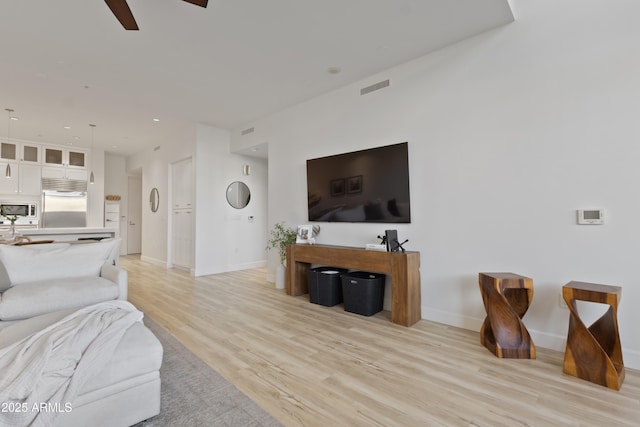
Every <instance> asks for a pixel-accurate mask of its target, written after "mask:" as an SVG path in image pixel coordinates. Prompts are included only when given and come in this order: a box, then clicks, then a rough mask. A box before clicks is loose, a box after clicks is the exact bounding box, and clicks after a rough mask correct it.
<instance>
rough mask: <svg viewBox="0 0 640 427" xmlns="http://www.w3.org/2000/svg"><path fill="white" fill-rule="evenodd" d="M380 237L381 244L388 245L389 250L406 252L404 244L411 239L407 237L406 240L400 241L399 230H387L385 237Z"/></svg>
mask: <svg viewBox="0 0 640 427" xmlns="http://www.w3.org/2000/svg"><path fill="white" fill-rule="evenodd" d="M378 238H379V239H382V243H381V244H386V245H387V252H399V251H402V252H405V250H404V247H403V246H402V245H404V244H405V243H407V242H408V241H409V239H405V240H404V242H402V243H400V241H399V240H398V230H385V231H384V237H380V236H378Z"/></svg>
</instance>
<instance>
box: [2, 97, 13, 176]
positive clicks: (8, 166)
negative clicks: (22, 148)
mask: <svg viewBox="0 0 640 427" xmlns="http://www.w3.org/2000/svg"><path fill="white" fill-rule="evenodd" d="M5 111H6V112H7V144H9V141H10V139H11V113H13V110H12V109H11V108H5ZM4 176H5V177H7V178H11V164H10V163H9V159H7V167H6V168H5V170H4Z"/></svg>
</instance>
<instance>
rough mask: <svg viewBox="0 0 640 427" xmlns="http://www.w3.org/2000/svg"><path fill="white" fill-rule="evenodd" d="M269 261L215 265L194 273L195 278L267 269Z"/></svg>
mask: <svg viewBox="0 0 640 427" xmlns="http://www.w3.org/2000/svg"><path fill="white" fill-rule="evenodd" d="M266 265H267V261H252V262H244V263H240V264H229V265H213V266H210V267H207V268H206V269H202V270H200V271H198V272H197V273H194V275H195V276H207V275H209V274H218V273H226V272H229V271H238V270H249V269H252V268H260V267H266Z"/></svg>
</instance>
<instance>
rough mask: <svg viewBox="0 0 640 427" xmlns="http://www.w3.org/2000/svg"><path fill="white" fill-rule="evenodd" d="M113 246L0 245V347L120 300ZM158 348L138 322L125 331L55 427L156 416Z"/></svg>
mask: <svg viewBox="0 0 640 427" xmlns="http://www.w3.org/2000/svg"><path fill="white" fill-rule="evenodd" d="M119 244H120V242H119V240H118V239H114V240H112V239H110V240H104V241H101V242H97V243H93V242H92V243H82V244H69V243H61V244H42V245H27V246H22V247H16V246H5V245H0V349H1V348H3V347H8V346H10V345H11V344H12V343H14V342H18V341H20V340H21V339H23V338H25V337H28V336H31V335H32V334H34V333H36V332H38V331H41V330H43V329H45V328H46V327H47V326H49V325H52V324H54V323H55V322H57V321H59V320H60V319H63V318H64V317H65V316H67V315H69V314H70V313H73V312H74V311H75V310H77V309H78V308H80V307H85V306H90V305H92V304H95V303H99V302H103V301H109V300H115V299H120V300H126V299H127V272H126V271H125V270H123V269H121V268H119V267H118V266H117V259H118V253H119ZM162 357H163V349H162V345H161V343H160V342H159V341H158V339H157V338H156V337H155V336H154V335H153V333H152V332H151V331H150V330H149V329H147V328H146V327H145V326H144V324H143V323H136V324H134V325H133V326H131V327H130V328H129V329H127V331H126V332H125V334H124V336H123V337H122V340H121V341H120V343H119V344H118V345H117V347H116V350H115V352H114V354H113V356H112V357H111V358H110V359H109V360H108V362H107V363H106V365H105V366H101V367H100V368H97V369H96V372H95V374H94V375H92V376H91V378H90V380H88V381H87V382H86V383H85V384H84V386H83V387H82V388H81V389H80V390H79V393H78V396H77V398H76V399H75V401H74V402H71V405H72V410H71V411H70V412H62V413H60V414H58V416H57V419H56V425H59V426H65V427H67V426H69V427H74V426H88V425H91V426H98V427H99V426H104V427H125V426H130V425H133V424H136V423H138V422H140V421H143V420H145V419H148V418H151V417H153V416H155V415H157V414H159V413H160V365H161V364H162Z"/></svg>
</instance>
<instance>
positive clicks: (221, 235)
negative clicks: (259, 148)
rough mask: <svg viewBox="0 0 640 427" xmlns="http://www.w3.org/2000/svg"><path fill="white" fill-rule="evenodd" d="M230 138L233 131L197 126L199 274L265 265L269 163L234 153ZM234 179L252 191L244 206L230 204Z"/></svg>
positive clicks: (196, 272)
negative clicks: (244, 167) (229, 188)
mask: <svg viewBox="0 0 640 427" xmlns="http://www.w3.org/2000/svg"><path fill="white" fill-rule="evenodd" d="M230 141H231V137H230V133H229V131H226V130H222V129H217V128H214V127H211V126H206V125H199V126H198V137H197V142H196V156H195V162H196V210H197V212H196V229H197V232H196V245H195V246H196V251H195V275H196V276H200V275H205V274H214V273H220V272H223V271H232V270H241V269H246V268H254V267H259V266H264V265H265V264H266V261H265V250H264V248H265V246H266V227H267V218H266V216H267V215H266V206H267V186H266V177H267V168H266V162H264V161H260V160H259V159H254V158H249V157H244V156H239V155H235V154H231V153H230V152H229V145H230ZM243 164H249V165H250V166H251V174H250V175H248V176H245V175H243V174H242V165H243ZM233 181H243V182H245V183H246V184H247V185H248V186H249V189H250V191H251V200H250V202H249V204H248V205H247V207H246V208H244V209H234V208H233V207H231V206H230V205H229V204H228V203H227V200H226V192H227V186H228V185H229V184H231V183H232V182H233ZM251 217H252V218H251Z"/></svg>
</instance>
